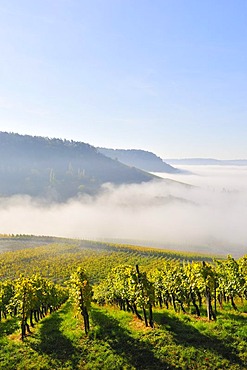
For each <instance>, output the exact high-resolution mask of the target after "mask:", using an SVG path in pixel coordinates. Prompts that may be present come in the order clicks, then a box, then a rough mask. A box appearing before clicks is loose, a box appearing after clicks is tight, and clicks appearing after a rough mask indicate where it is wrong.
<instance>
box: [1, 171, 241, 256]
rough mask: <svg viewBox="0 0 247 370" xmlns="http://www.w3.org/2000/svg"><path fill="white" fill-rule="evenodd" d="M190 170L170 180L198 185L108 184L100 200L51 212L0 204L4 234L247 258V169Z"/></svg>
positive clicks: (74, 202)
mask: <svg viewBox="0 0 247 370" xmlns="http://www.w3.org/2000/svg"><path fill="white" fill-rule="evenodd" d="M186 169H188V170H190V171H192V172H193V173H194V174H192V175H169V177H170V179H172V180H176V181H182V182H184V183H187V184H191V185H193V186H185V185H183V184H180V183H175V182H173V181H170V180H164V181H154V182H151V183H143V184H141V185H124V186H119V187H115V186H113V185H111V184H105V185H104V187H103V188H102V192H101V194H100V195H98V196H95V197H90V196H85V197H81V198H80V199H71V200H69V201H68V202H67V203H64V204H51V205H49V206H48V205H47V204H43V203H42V202H41V201H38V200H34V199H32V198H30V197H28V196H24V197H23V196H18V195H17V196H13V197H11V198H7V199H6V198H3V199H1V200H0V220H1V226H0V232H1V233H10V234H34V235H50V236H62V237H72V238H81V239H93V240H102V239H103V240H109V241H111V240H117V241H119V242H124V241H130V242H134V241H135V242H136V243H137V244H140V245H141V244H146V245H150V246H159V247H164V248H176V249H179V250H188V251H199V252H213V253H220V254H224V255H225V254H227V253H230V254H232V255H233V256H237V257H238V256H241V255H243V254H245V253H247V227H246V220H247V167H218V166H205V167H202V166H201V167H192V166H190V167H187V168H186ZM163 176H164V175H163ZM166 177H168V175H167V176H166Z"/></svg>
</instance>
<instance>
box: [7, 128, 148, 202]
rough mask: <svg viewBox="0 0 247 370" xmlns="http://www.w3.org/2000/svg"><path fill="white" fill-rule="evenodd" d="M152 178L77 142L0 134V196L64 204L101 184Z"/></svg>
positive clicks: (143, 180) (96, 190)
mask: <svg viewBox="0 0 247 370" xmlns="http://www.w3.org/2000/svg"><path fill="white" fill-rule="evenodd" d="M153 178H154V176H152V175H150V174H148V173H146V172H144V171H141V170H139V169H137V168H131V167H128V166H126V165H124V164H123V163H121V162H118V161H115V160H112V159H111V158H109V157H106V156H104V155H103V154H101V153H99V152H98V151H97V149H96V148H94V147H93V146H91V145H89V144H86V143H83V142H77V141H73V140H71V141H69V140H62V139H56V138H52V139H51V138H45V137H39V136H30V135H19V134H15V133H7V132H0V180H1V181H0V196H11V195H15V194H27V195H30V196H34V197H40V198H43V199H46V201H50V200H53V201H65V200H67V199H68V198H71V197H75V196H78V195H80V194H95V193H97V192H98V191H99V189H100V187H101V185H102V184H104V183H107V182H110V183H113V184H126V183H141V182H146V181H150V180H152V179H153Z"/></svg>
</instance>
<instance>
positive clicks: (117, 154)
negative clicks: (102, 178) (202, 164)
mask: <svg viewBox="0 0 247 370" xmlns="http://www.w3.org/2000/svg"><path fill="white" fill-rule="evenodd" d="M97 149H98V151H99V152H100V153H102V154H104V155H106V156H107V157H109V158H112V159H115V160H118V161H119V162H122V163H124V164H126V165H128V166H132V167H136V168H140V169H142V170H144V171H148V172H166V173H179V172H180V171H179V170H178V169H177V168H174V167H172V166H170V165H169V164H167V163H166V162H164V161H163V160H162V159H161V158H160V157H157V155H155V154H154V153H152V152H148V151H145V150H140V149H126V150H125V149H107V148H97Z"/></svg>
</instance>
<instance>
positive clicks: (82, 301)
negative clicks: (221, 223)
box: [0, 235, 247, 370]
mask: <svg viewBox="0 0 247 370" xmlns="http://www.w3.org/2000/svg"><path fill="white" fill-rule="evenodd" d="M0 247H1V251H2V252H1V253H0V346H1V347H0V369H29V368H33V369H147V370H149V369H150V370H151V369H236V370H237V369H247V325H246V320H247V303H246V299H247V256H243V257H241V258H240V259H238V260H236V259H234V258H233V257H232V256H226V257H225V258H223V257H222V256H208V255H196V254H191V253H187V254H186V253H180V252H174V251H169V250H157V249H152V248H144V247H137V246H133V245H132V246H128V245H118V244H113V243H100V242H91V241H82V240H70V239H61V238H60V239H56V238H49V237H29V236H21V235H20V236H8V235H2V237H1V240H0Z"/></svg>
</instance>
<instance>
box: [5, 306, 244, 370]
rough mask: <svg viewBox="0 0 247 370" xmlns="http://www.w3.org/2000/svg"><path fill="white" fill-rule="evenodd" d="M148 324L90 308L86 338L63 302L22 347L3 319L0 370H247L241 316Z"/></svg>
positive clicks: (12, 325) (158, 315)
mask: <svg viewBox="0 0 247 370" xmlns="http://www.w3.org/2000/svg"><path fill="white" fill-rule="evenodd" d="M154 319H155V328H154V329H151V328H145V326H144V323H143V322H141V321H139V320H137V319H136V318H135V317H134V316H133V315H132V314H131V313H128V312H123V311H119V310H118V309H115V308H112V307H98V306H96V305H95V306H93V308H92V310H91V313H90V322H91V331H90V334H89V336H88V337H87V336H86V335H85V334H84V332H83V329H82V328H83V324H82V320H81V318H80V317H77V316H76V314H75V312H74V311H73V308H72V307H71V306H70V303H69V302H68V303H66V304H65V305H64V306H63V308H62V309H61V310H59V311H57V312H55V313H53V314H52V315H50V316H47V317H46V318H45V319H43V320H42V321H41V322H40V323H39V324H37V325H36V327H35V328H34V329H32V334H31V335H29V336H28V337H27V338H26V339H25V341H24V342H21V340H20V332H19V329H18V322H17V321H16V319H14V318H12V319H8V320H5V321H3V322H1V323H0V369H4V370H24V369H25V370H29V369H35V370H48V369H49V370H60V369H66V370H72V369H85V370H89V369H91V370H97V369H102V370H113V369H114V370H135V369H137V370H156V369H157V370H158V369H160V370H165V369H170V370H173V369H180V370H189V369H198V370H205V369H210V370H214V369H215V370H216V369H218V370H225V369H231V370H243V369H247V343H246V334H247V324H246V315H245V314H244V313H236V312H233V311H230V312H228V313H225V312H223V311H222V312H219V313H218V320H217V321H216V322H207V321H206V320H205V319H197V318H196V317H194V316H193V315H185V314H178V313H175V312H173V311H168V310H160V309H156V310H155V312H154Z"/></svg>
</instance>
